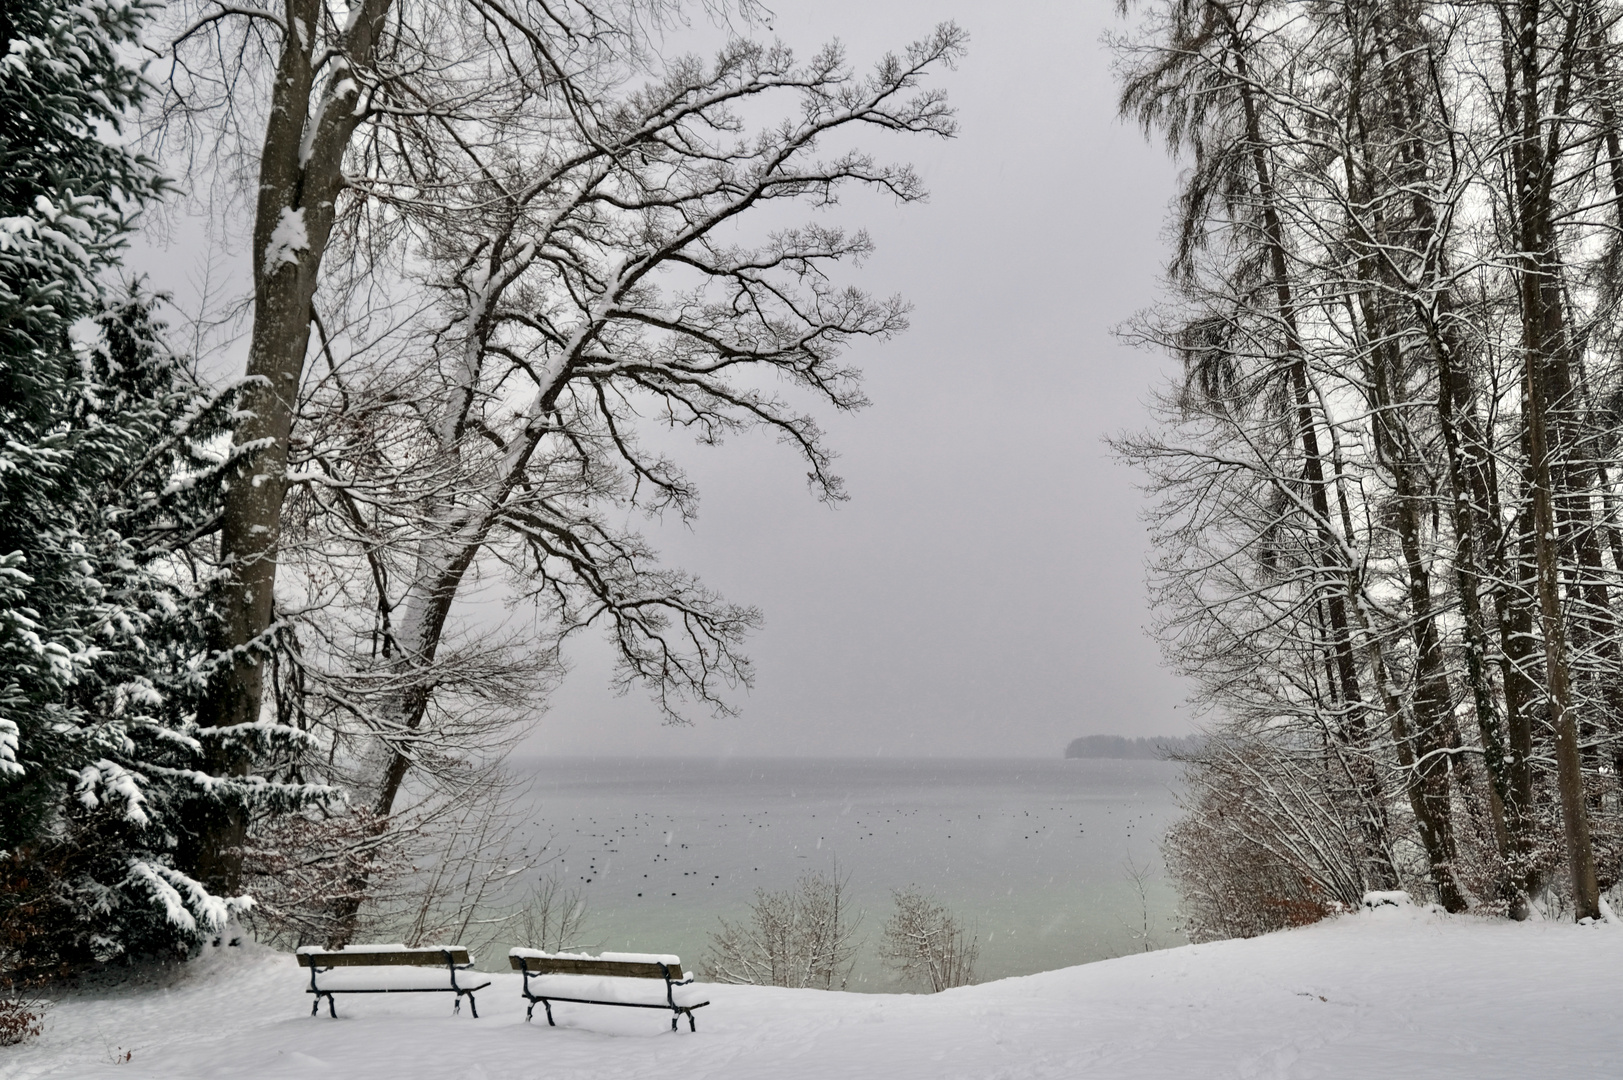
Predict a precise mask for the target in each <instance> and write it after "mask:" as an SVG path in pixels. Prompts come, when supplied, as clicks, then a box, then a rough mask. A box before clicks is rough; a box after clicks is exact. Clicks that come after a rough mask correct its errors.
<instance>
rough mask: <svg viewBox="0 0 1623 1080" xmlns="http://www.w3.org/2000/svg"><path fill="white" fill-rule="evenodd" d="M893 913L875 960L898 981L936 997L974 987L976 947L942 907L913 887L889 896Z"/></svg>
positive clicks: (972, 937) (976, 942) (970, 934)
mask: <svg viewBox="0 0 1623 1080" xmlns="http://www.w3.org/2000/svg"><path fill="white" fill-rule="evenodd" d="M891 895H892V897H893V898H894V899H895V901H896V910H895V911H894V912H893V913H892V914H891V917H890V919H889V920H888V921H887V922H886V923H885V931H884V936H883V938H882V939H881V941H880V944H879V958H880V959H881V960H883V961H884V962H885V965H886V966H887V967H889V968H890V969H891V971H893V972H895V973H896V974H897V975H899V976H901V977H902V978H903V979H904V980H907V981H909V982H913V983H920V984H923V985H925V986H927V987H929V990H930V993H932V994H935V993H940V992H941V991H942V990H949V989H951V988H952V987H954V986H968V985H969V984H970V983H973V982H974V981H975V961H976V960H977V959H978V958H979V956H980V941H979V940H978V939H977V937H976V935H975V934H974V933H973V932H972V931H970V930H969V929H967V928H966V927H965V926H964V925H963V924H962V923H960V922H959V921H958V919H957V917H956V916H954V915H953V914H952V913H951V912H950V911H948V910H947V909H946V908H945V907H942V906H941V905H940V904H938V903H936V902H935V900H933V899H931V898H930V897H928V896H925V895H924V894H923V893H921V892H919V891H918V890H917V889H915V888H913V887H911V886H910V887H908V888H906V889H897V890H896V891H895V892H894V893H892V894H891Z"/></svg>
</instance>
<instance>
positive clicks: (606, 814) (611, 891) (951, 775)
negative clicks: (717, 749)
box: [511, 758, 1183, 990]
mask: <svg viewBox="0 0 1623 1080" xmlns="http://www.w3.org/2000/svg"><path fill="white" fill-rule="evenodd" d="M511 764H512V767H513V769H514V771H515V772H517V773H519V774H520V775H521V776H525V777H528V778H530V779H531V780H532V782H533V786H532V788H531V798H532V799H533V800H534V801H533V813H532V814H528V815H526V817H527V818H528V819H529V820H531V821H532V822H533V824H532V825H531V826H530V827H531V828H532V829H534V830H536V832H537V834H538V836H540V837H542V838H545V837H548V836H550V838H551V840H550V851H551V852H552V853H553V854H555V855H556V856H557V859H556V861H555V862H554V863H553V864H552V865H551V867H550V869H552V870H554V871H556V872H557V873H558V875H559V876H560V877H561V878H562V880H563V881H564V883H565V884H566V885H568V886H570V887H573V888H576V889H578V890H579V891H580V892H581V893H582V894H583V895H584V896H585V898H586V901H587V905H588V910H589V913H590V915H589V921H588V925H587V932H586V934H585V937H586V938H587V939H588V940H589V941H590V942H592V943H593V944H595V945H598V946H600V947H602V948H607V949H615V950H628V951H650V952H675V953H678V954H680V955H681V956H682V958H683V960H684V962H686V963H689V964H693V965H698V964H699V963H700V962H701V961H702V960H703V956H704V953H705V950H706V948H707V946H708V944H709V940H710V935H711V933H712V932H713V931H714V930H715V929H716V927H717V919H718V917H721V916H725V917H727V918H729V919H735V920H736V919H740V918H743V917H745V916H747V914H748V911H749V904H750V901H751V899H752V898H753V896H754V894H755V891H756V889H758V888H764V889H768V890H780V889H787V888H789V887H791V886H792V885H793V883H794V881H795V878H796V877H797V876H799V875H800V874H802V873H805V872H807V871H830V870H833V869H834V868H835V867H836V866H837V867H838V871H839V873H840V874H841V875H842V876H846V875H849V880H850V894H851V897H852V900H853V901H854V903H855V904H856V905H857V906H858V907H860V908H861V909H863V911H864V912H865V915H864V918H863V922H862V932H861V934H860V936H861V937H862V938H864V939H865V941H866V943H865V945H864V947H863V948H862V950H861V954H862V955H861V959H859V961H858V963H857V967H856V970H855V973H854V976H853V979H852V986H851V988H852V989H858V990H890V989H894V988H895V987H894V984H893V983H892V982H891V981H890V980H889V978H888V977H887V975H886V974H885V973H884V971H883V970H882V969H881V968H880V966H879V965H878V963H877V960H876V959H875V956H874V953H875V950H876V948H877V943H878V939H879V932H880V928H881V926H882V925H883V924H884V921H885V919H886V918H887V916H888V915H889V913H890V910H891V900H890V897H891V891H892V890H893V889H896V888H900V887H903V886H908V885H914V886H917V887H919V888H920V889H921V890H922V891H924V892H925V893H927V894H929V895H931V896H933V897H934V898H935V899H937V900H938V901H940V902H941V903H943V904H945V905H946V906H947V907H948V908H949V909H950V910H952V911H953V912H954V913H955V914H957V915H958V916H960V917H961V918H962V919H963V921H965V922H966V923H968V924H971V925H973V926H974V927H975V928H976V930H977V931H978V934H979V938H980V942H981V953H980V964H979V974H980V978H981V979H982V980H983V981H984V980H987V979H996V978H1003V977H1006V976H1011V975H1025V974H1030V973H1032V972H1036V971H1043V970H1047V969H1051V968H1059V967H1066V966H1069V965H1073V964H1081V963H1086V962H1088V961H1090V960H1100V959H1105V958H1107V957H1111V956H1119V955H1122V954H1124V953H1128V952H1134V951H1138V950H1140V949H1142V948H1144V947H1145V945H1146V944H1149V945H1151V946H1154V947H1165V946H1168V945H1174V944H1181V943H1182V942H1183V938H1182V936H1181V935H1180V934H1178V932H1177V929H1176V922H1175V918H1174V908H1175V902H1176V898H1175V896H1174V895H1173V893H1172V890H1171V889H1170V887H1169V886H1168V885H1167V884H1166V882H1165V880H1164V878H1163V877H1162V871H1161V862H1160V854H1159V841H1160V837H1161V835H1162V834H1163V833H1164V832H1165V830H1166V828H1167V826H1168V825H1169V824H1171V822H1172V820H1173V819H1174V817H1175V816H1176V813H1177V806H1176V795H1175V790H1176V787H1177V778H1178V766H1176V765H1174V764H1171V763H1168V762H1161V761H1112V760H1066V759H1059V760H1049V759H1043V760H963V759H945V758H934V759H918V760H897V759H889V758H868V759H826V760H807V759H797V758H774V759H741V758H731V759H721V760H709V759H684V758H677V759H663V760H661V759H647V758H635V759H633V758H619V759H611V758H552V759H540V760H533V759H532V760H522V761H514V762H512V763H511ZM1129 860H1131V861H1132V862H1133V863H1134V864H1136V865H1137V866H1139V867H1144V868H1147V871H1148V873H1147V875H1146V881H1145V885H1144V889H1143V891H1142V896H1141V894H1140V890H1139V889H1138V888H1137V887H1136V886H1135V884H1134V883H1133V881H1132V880H1131V875H1130V873H1129V872H1128V862H1129ZM1146 921H1147V922H1148V927H1149V932H1148V934H1147V935H1146V934H1145V924H1146Z"/></svg>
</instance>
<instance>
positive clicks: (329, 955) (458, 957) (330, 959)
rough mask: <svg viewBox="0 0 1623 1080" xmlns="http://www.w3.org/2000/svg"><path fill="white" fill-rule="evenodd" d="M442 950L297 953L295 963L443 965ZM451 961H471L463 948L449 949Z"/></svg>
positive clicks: (398, 965) (300, 964)
mask: <svg viewBox="0 0 1623 1080" xmlns="http://www.w3.org/2000/svg"><path fill="white" fill-rule="evenodd" d="M445 953H446V950H444V949H391V950H384V951H380V952H365V951H363V950H360V949H345V950H344V951H343V952H300V953H299V966H300V967H309V966H310V965H311V964H314V965H315V966H317V967H400V966H406V967H444V966H445ZM450 953H451V960H452V962H453V963H457V964H467V963H471V962H472V961H470V960H469V959H468V950H467V949H451V950H450Z"/></svg>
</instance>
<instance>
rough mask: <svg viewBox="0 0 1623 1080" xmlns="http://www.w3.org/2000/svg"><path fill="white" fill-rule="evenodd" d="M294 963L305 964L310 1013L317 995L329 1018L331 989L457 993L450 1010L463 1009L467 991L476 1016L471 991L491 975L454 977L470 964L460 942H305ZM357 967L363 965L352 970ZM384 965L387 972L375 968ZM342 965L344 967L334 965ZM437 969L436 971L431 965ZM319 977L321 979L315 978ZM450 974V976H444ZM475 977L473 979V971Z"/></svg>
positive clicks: (335, 1014) (317, 1002) (317, 1005)
mask: <svg viewBox="0 0 1623 1080" xmlns="http://www.w3.org/2000/svg"><path fill="white" fill-rule="evenodd" d="M298 956H299V966H300V967H307V968H309V969H310V987H309V989H308V990H306V991H305V992H306V993H309V994H314V995H315V1000H314V1001H312V1002H311V1003H310V1015H311V1016H314V1015H316V1013H317V1012H319V1011H320V1010H321V999H322V998H324V997H325V998H326V999H327V1012H328V1014H329V1015H331V1016H332V1018H333V1019H334V1020H336V1019H338V1010H337V1009H336V1008H334V1007H333V998H332V996H333V995H334V994H428V993H447V994H455V995H456V1007H455V1008H454V1009H453V1010H452V1011H453V1012H461V1011H462V998H463V995H467V998H468V1007H469V1008H471V1009H472V1010H473V1017H474V1019H475V1020H477V1019H479V1006H478V1005H477V1004H476V1003H475V1002H474V999H473V992H474V991H475V990H483V989H484V988H485V987H487V986H489V985H490V980H489V979H485V981H483V982H481V983H479V984H478V985H476V986H464V985H463V984H461V983H459V982H457V978H456V976H457V972H459V971H468V970H470V969H471V968H472V967H473V958H472V957H470V956H469V955H468V950H467V949H465V948H463V947H462V946H461V945H430V946H426V947H423V948H416V949H409V948H407V947H406V946H404V945H346V946H345V947H344V948H342V949H321V948H317V947H315V946H313V945H306V946H304V947H303V948H301V949H299V951H298ZM355 968H361V969H368V970H361V971H355V970H352V969H355ZM380 968H387V969H389V970H388V971H386V972H385V971H380V970H378V969H380ZM339 969H344V970H339ZM433 969H438V970H433ZM318 976H319V978H320V981H319V982H318V981H317V977H318ZM447 976H449V979H448V978H447ZM473 977H474V978H478V973H475V974H474V976H473Z"/></svg>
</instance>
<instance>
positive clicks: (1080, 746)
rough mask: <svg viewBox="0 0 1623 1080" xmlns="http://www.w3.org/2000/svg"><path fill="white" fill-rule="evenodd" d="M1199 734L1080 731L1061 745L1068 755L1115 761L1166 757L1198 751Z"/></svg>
mask: <svg viewBox="0 0 1623 1080" xmlns="http://www.w3.org/2000/svg"><path fill="white" fill-rule="evenodd" d="M1203 741H1204V740H1203V739H1202V738H1201V737H1200V736H1199V735H1157V736H1151V737H1149V738H1138V739H1129V738H1127V737H1126V736H1125V735H1084V736H1082V737H1081V738H1080V739H1072V740H1071V741H1070V744H1069V745H1067V746H1066V747H1065V756H1066V757H1068V758H1109V759H1112V760H1118V761H1166V760H1168V759H1170V758H1173V757H1176V756H1178V755H1181V754H1191V753H1194V752H1196V751H1198V750H1199V749H1200V747H1201V744H1202V743H1203Z"/></svg>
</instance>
